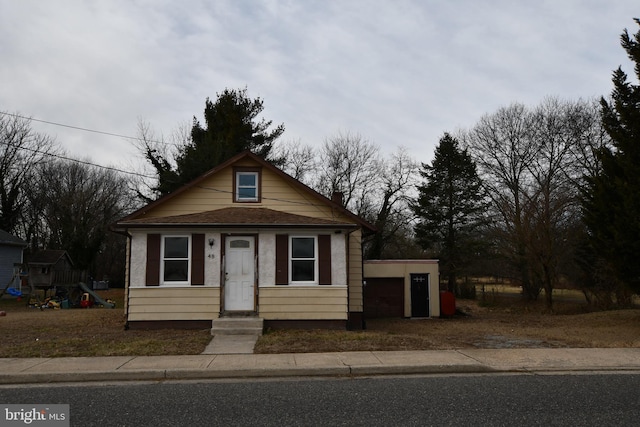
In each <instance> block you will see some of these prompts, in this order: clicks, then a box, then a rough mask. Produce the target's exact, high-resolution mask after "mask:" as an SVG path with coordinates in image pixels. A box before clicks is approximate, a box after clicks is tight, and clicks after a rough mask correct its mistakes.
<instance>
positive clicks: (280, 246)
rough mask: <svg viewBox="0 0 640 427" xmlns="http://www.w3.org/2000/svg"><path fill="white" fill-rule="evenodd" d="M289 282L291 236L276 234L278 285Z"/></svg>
mask: <svg viewBox="0 0 640 427" xmlns="http://www.w3.org/2000/svg"><path fill="white" fill-rule="evenodd" d="M288 284H289V236H288V235H286V234H276V285H288Z"/></svg>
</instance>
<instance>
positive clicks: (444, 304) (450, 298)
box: [440, 291, 456, 317]
mask: <svg viewBox="0 0 640 427" xmlns="http://www.w3.org/2000/svg"><path fill="white" fill-rule="evenodd" d="M454 314H456V296H455V295H453V292H449V291H441V292H440V316H441V317H451V316H453V315H454Z"/></svg>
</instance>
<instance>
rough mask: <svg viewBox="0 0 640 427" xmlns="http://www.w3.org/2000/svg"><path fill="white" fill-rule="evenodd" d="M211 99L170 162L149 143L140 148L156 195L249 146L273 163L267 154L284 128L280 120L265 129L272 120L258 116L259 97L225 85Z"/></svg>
mask: <svg viewBox="0 0 640 427" xmlns="http://www.w3.org/2000/svg"><path fill="white" fill-rule="evenodd" d="M217 96H218V97H217V99H216V101H215V102H213V101H211V100H210V99H209V98H207V100H206V103H205V108H204V126H203V125H202V124H201V123H200V122H199V121H198V119H197V118H195V117H194V119H193V126H192V128H191V135H190V138H189V140H188V141H186V142H185V143H184V144H183V146H181V147H179V149H178V152H177V153H176V155H175V158H174V159H173V160H174V162H175V167H174V166H173V164H172V162H171V161H169V160H168V159H167V158H165V157H164V156H162V155H161V154H160V151H159V150H157V149H154V147H152V146H151V145H150V144H148V143H147V144H146V145H145V147H144V148H143V149H144V151H145V157H146V158H147V160H149V162H150V163H151V165H152V166H153V168H154V169H155V171H156V174H157V176H158V185H157V187H155V188H154V190H155V192H156V193H158V194H159V195H161V196H162V195H165V194H168V193H170V192H172V191H174V190H176V189H177V188H179V187H181V186H182V185H184V184H186V183H188V182H189V181H191V180H193V179H195V178H197V177H198V176H200V175H202V174H203V173H205V172H206V171H208V170H210V169H212V168H213V167H215V166H217V165H219V164H220V163H222V162H224V161H225V160H227V159H229V158H231V157H233V156H234V155H236V154H238V153H240V152H242V151H245V150H251V151H252V152H253V153H255V154H257V155H258V156H260V157H263V158H265V159H268V160H270V161H272V162H274V163H280V162H281V161H280V160H279V159H272V158H270V157H269V156H270V154H271V149H272V148H273V143H274V142H275V140H276V139H277V138H278V137H280V135H282V133H283V132H284V124H280V125H278V126H277V127H276V128H275V129H273V130H269V128H270V127H271V125H272V121H270V120H269V121H267V120H265V119H261V120H258V119H257V118H258V115H259V114H260V113H261V112H262V110H263V109H264V105H263V101H262V100H261V99H260V98H256V99H250V98H249V97H247V90H246V88H245V89H242V90H230V89H225V90H224V91H223V92H222V93H219V94H217Z"/></svg>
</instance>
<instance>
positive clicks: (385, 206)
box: [365, 147, 418, 259]
mask: <svg viewBox="0 0 640 427" xmlns="http://www.w3.org/2000/svg"><path fill="white" fill-rule="evenodd" d="M378 168H379V174H378V176H379V183H378V184H377V185H376V187H377V190H376V191H375V193H374V194H375V199H374V200H375V201H374V203H373V204H374V206H373V208H374V211H373V212H374V213H375V215H373V216H372V218H371V219H370V220H371V222H372V223H373V224H374V225H375V226H376V228H377V229H378V232H377V233H376V234H375V235H374V236H373V237H372V238H371V240H370V241H369V242H367V245H366V251H365V257H366V258H368V259H380V258H395V257H397V256H398V255H400V256H402V254H404V253H405V252H404V251H397V250H396V251H389V250H387V249H388V247H389V246H390V245H391V244H392V242H393V241H394V240H397V239H400V238H401V236H402V235H406V234H407V233H410V232H411V231H410V227H409V224H411V222H412V221H413V219H414V214H413V212H412V210H411V208H410V203H411V200H412V199H413V196H414V195H413V194H412V193H413V191H414V190H415V186H416V183H417V174H418V164H417V163H416V162H415V161H413V160H412V159H411V157H410V156H409V154H408V153H407V150H406V149H405V148H402V147H401V148H399V149H398V151H396V152H395V153H394V154H392V156H391V158H390V159H389V160H386V161H385V160H383V161H380V162H379V165H378ZM394 255H395V256H394Z"/></svg>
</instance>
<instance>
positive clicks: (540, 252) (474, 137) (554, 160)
mask: <svg viewBox="0 0 640 427" xmlns="http://www.w3.org/2000/svg"><path fill="white" fill-rule="evenodd" d="M464 140H465V142H466V143H467V145H468V147H469V152H470V153H471V154H472V156H473V157H474V160H475V161H476V162H477V164H478V169H479V172H480V174H481V177H482V178H483V181H484V183H485V187H486V188H487V193H488V195H489V196H490V197H491V199H492V210H491V212H492V213H493V214H494V215H493V223H492V225H493V226H492V228H491V232H492V235H491V239H495V243H496V245H495V246H496V248H499V253H500V254H501V255H502V257H504V259H506V260H507V261H508V263H507V264H508V265H510V266H511V269H512V272H513V273H514V276H513V278H514V279H516V280H517V281H518V282H519V283H520V284H521V285H522V289H523V295H524V296H525V297H526V298H529V299H535V298H537V296H538V295H539V293H540V291H541V290H542V289H544V291H545V298H546V302H547V306H548V308H549V309H552V304H553V297H552V295H553V289H554V288H555V287H556V286H557V285H558V284H559V283H560V281H561V280H563V278H566V277H568V276H570V275H571V271H574V270H575V268H576V262H575V260H576V256H575V254H576V248H577V247H578V245H579V241H580V238H581V235H582V233H583V231H582V229H583V225H582V223H581V220H580V219H581V218H580V204H579V201H580V198H579V196H580V188H581V185H582V176H583V175H584V174H585V173H587V171H588V170H589V169H590V168H597V167H598V165H597V160H596V159H595V153H596V152H597V151H598V150H599V147H600V146H601V144H604V143H606V139H605V138H603V133H602V131H601V129H600V128H599V119H598V115H597V110H595V109H594V104H593V102H590V101H577V102H568V101H561V100H558V99H557V98H547V99H545V100H544V101H543V102H542V103H541V104H540V105H539V106H537V107H536V108H534V109H528V108H525V107H524V106H522V105H519V104H514V105H512V106H510V107H508V108H503V109H500V110H499V111H498V112H497V113H495V114H493V115H489V116H485V117H483V118H482V119H481V121H480V123H478V125H476V127H474V128H473V129H472V130H471V131H469V132H468V133H466V134H465V137H464ZM574 276H575V275H574Z"/></svg>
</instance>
